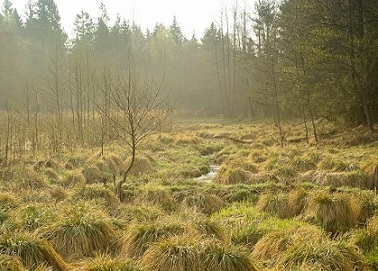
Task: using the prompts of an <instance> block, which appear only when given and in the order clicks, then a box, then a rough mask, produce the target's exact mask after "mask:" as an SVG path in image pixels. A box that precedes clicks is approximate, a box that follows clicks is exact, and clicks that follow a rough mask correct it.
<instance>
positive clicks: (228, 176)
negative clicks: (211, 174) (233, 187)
mask: <svg viewBox="0 0 378 271" xmlns="http://www.w3.org/2000/svg"><path fill="white" fill-rule="evenodd" d="M249 175H250V173H249V172H247V171H245V170H243V169H241V168H231V167H221V169H220V170H219V172H218V173H217V174H216V176H215V179H214V182H216V183H219V184H226V185H227V184H241V183H248V182H249Z"/></svg>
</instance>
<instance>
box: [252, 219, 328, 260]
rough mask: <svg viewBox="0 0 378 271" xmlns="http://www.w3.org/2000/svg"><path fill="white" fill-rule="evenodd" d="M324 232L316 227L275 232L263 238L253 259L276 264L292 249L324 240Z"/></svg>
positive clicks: (255, 248) (256, 248) (254, 250)
mask: <svg viewBox="0 0 378 271" xmlns="http://www.w3.org/2000/svg"><path fill="white" fill-rule="evenodd" d="M322 235H323V233H322V231H321V230H320V229H318V228H316V227H315V226H302V227H293V228H290V229H281V230H278V231H273V232H270V233H268V234H266V235H265V236H264V237H262V238H261V239H260V240H259V241H258V242H257V243H256V245H255V247H254V249H253V251H252V258H253V259H257V260H260V261H269V262H270V263H273V264H274V263H276V262H277V261H278V260H279V258H280V256H281V255H282V254H283V253H284V252H285V251H287V250H288V249H289V248H290V247H292V246H295V245H297V244H301V243H306V242H308V241H309V240H312V239H319V238H322Z"/></svg>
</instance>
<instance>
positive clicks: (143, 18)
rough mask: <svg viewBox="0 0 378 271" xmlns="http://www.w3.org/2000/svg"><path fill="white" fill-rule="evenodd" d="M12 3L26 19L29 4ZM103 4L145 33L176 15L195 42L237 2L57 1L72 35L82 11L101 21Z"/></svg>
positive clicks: (23, 0)
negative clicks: (194, 38)
mask: <svg viewBox="0 0 378 271" xmlns="http://www.w3.org/2000/svg"><path fill="white" fill-rule="evenodd" d="M35 1H36V0H33V1H32V2H35ZM12 2H13V5H14V7H16V8H17V10H18V11H19V13H20V15H24V14H25V8H24V7H25V4H26V0H13V1H12ZM101 2H103V3H104V4H105V6H106V7H107V10H108V13H109V17H110V19H111V22H113V21H114V19H115V18H116V16H117V14H120V16H121V17H122V18H125V19H127V20H130V21H136V22H137V24H139V25H140V26H142V28H143V29H146V28H149V29H151V30H152V29H153V28H154V26H155V24H156V22H159V23H164V24H165V25H170V24H171V23H172V21H173V16H174V15H175V16H176V18H177V20H178V22H179V24H180V26H181V28H182V30H183V32H184V35H185V36H186V37H187V38H191V36H192V34H193V31H194V32H195V33H196V36H197V37H202V35H203V32H204V30H205V29H206V28H207V27H208V26H209V25H210V23H211V22H212V21H214V20H218V18H219V17H220V11H221V9H222V6H227V7H229V8H230V7H232V6H234V5H235V0H55V3H56V4H57V5H58V8H59V12H60V15H61V17H62V25H63V27H64V29H65V30H66V32H67V33H68V34H69V35H70V36H71V35H72V29H73V22H74V20H75V17H76V14H78V13H79V12H80V11H81V10H84V11H87V12H89V13H90V14H91V16H92V17H93V18H97V17H98V15H99V11H98V10H99V6H100V3H101ZM239 2H244V1H243V0H241V1H239ZM246 2H253V1H251V0H249V1H246Z"/></svg>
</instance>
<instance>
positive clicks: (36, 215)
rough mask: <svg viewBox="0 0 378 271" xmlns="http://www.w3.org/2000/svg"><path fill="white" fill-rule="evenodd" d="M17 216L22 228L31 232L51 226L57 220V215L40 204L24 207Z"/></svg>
mask: <svg viewBox="0 0 378 271" xmlns="http://www.w3.org/2000/svg"><path fill="white" fill-rule="evenodd" d="M17 216H18V218H19V219H20V224H21V226H22V227H23V228H24V229H25V230H27V231H29V232H33V231H35V230H37V229H40V228H43V227H46V226H48V225H51V224H52V223H54V221H56V219H57V215H56V214H55V213H54V212H52V210H51V209H50V208H46V206H43V205H40V204H30V205H27V206H24V207H22V208H21V209H20V210H19V211H18V212H17Z"/></svg>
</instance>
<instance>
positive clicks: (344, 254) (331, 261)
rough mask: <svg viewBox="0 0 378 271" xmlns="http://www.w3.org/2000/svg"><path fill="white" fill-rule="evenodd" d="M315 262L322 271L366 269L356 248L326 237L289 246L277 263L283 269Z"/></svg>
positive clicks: (365, 270) (362, 270) (356, 270)
mask: <svg viewBox="0 0 378 271" xmlns="http://www.w3.org/2000/svg"><path fill="white" fill-rule="evenodd" d="M314 263H316V264H317V265H318V266H319V269H318V270H322V271H334V270H340V271H341V270H343V271H368V270H369V269H368V267H367V266H366V264H365V263H364V260H363V258H362V255H361V254H360V253H359V252H358V249H357V248H356V247H354V246H352V245H349V244H346V243H344V242H343V241H331V240H328V239H326V238H323V239H321V240H312V241H309V242H304V243H301V244H298V245H297V246H294V247H292V248H290V249H289V250H288V251H287V252H286V253H285V255H284V256H283V259H282V260H281V262H280V263H279V266H282V268H283V270H297V268H298V267H301V268H304V267H311V266H313V264H314Z"/></svg>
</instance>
